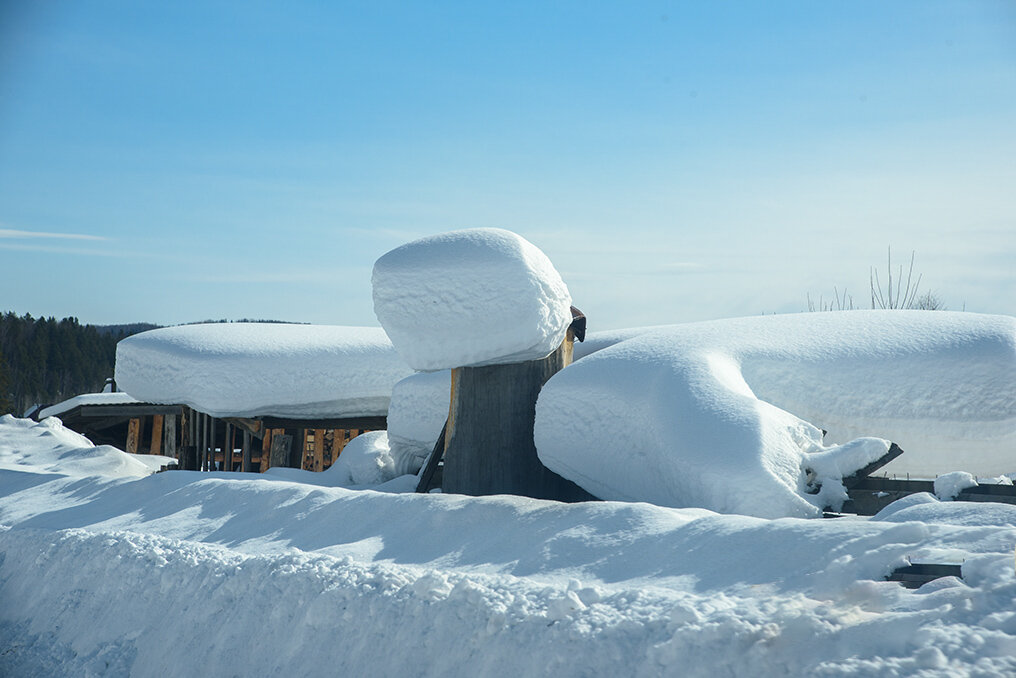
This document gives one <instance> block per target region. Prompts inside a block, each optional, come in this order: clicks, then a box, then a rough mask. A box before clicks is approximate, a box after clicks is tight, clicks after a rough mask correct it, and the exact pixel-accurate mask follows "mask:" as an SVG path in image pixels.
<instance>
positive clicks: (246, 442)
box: [240, 431, 252, 473]
mask: <svg viewBox="0 0 1016 678" xmlns="http://www.w3.org/2000/svg"><path fill="white" fill-rule="evenodd" d="M251 469H252V465H251V458H250V431H244V432H243V459H242V461H241V462H240V470H241V471H243V472H244V473H250V472H251Z"/></svg>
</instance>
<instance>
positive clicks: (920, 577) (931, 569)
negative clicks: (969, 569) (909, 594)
mask: <svg viewBox="0 0 1016 678" xmlns="http://www.w3.org/2000/svg"><path fill="white" fill-rule="evenodd" d="M942 577H959V578H961V579H962V578H963V567H962V565H955V564H945V563H920V564H911V565H904V566H903V567H897V568H896V569H895V570H893V571H892V573H891V574H889V575H888V576H886V581H895V582H899V583H901V584H903V586H905V587H906V588H908V589H916V588H920V587H921V586H922V585H924V584H927V583H928V582H930V581H934V580H935V579H941V578H942Z"/></svg>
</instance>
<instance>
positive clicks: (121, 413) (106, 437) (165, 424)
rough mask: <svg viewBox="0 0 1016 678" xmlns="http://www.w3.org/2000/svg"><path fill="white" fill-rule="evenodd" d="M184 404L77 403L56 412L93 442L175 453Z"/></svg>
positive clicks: (134, 450)
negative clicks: (67, 408)
mask: <svg viewBox="0 0 1016 678" xmlns="http://www.w3.org/2000/svg"><path fill="white" fill-rule="evenodd" d="M185 409H186V408H184V407H183V406H181V405H154V404H151V403H123V404H113V405H102V404H85V405H77V406H75V407H73V408H71V409H69V410H65V411H63V412H60V414H59V415H57V416H59V417H60V420H61V421H62V422H63V425H64V426H66V427H67V428H69V429H71V430H72V431H77V432H78V433H80V434H82V435H83V436H85V437H86V438H88V439H89V440H91V441H92V442H94V443H96V444H97V445H114V446H116V447H123V449H124V450H125V451H126V452H131V453H134V454H160V455H164V456H167V457H176V456H177V454H178V448H179V442H180V426H181V423H182V419H183V414H184V410H185Z"/></svg>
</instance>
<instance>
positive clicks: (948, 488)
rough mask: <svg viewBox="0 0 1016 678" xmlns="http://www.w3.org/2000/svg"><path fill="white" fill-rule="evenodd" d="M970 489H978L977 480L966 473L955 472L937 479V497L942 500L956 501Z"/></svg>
mask: <svg viewBox="0 0 1016 678" xmlns="http://www.w3.org/2000/svg"><path fill="white" fill-rule="evenodd" d="M968 487H977V478H975V477H974V476H973V475H972V474H970V473H967V472H966V471H953V472H952V473H946V474H945V475H941V476H939V477H938V478H935V496H936V497H938V498H939V499H942V500H949V499H955V498H956V496H957V495H958V494H959V493H960V491H962V490H965V489H967V488H968Z"/></svg>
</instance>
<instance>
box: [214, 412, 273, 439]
mask: <svg viewBox="0 0 1016 678" xmlns="http://www.w3.org/2000/svg"><path fill="white" fill-rule="evenodd" d="M223 421H226V422H229V423H230V424H232V425H233V426H235V427H237V428H238V429H240V430H241V431H246V432H247V433H249V434H251V435H252V436H253V437H255V438H257V439H258V440H261V439H262V438H264V436H265V431H266V430H267V428H266V427H265V424H264V422H263V421H261V420H260V419H244V418H243V417H224V418H223Z"/></svg>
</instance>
